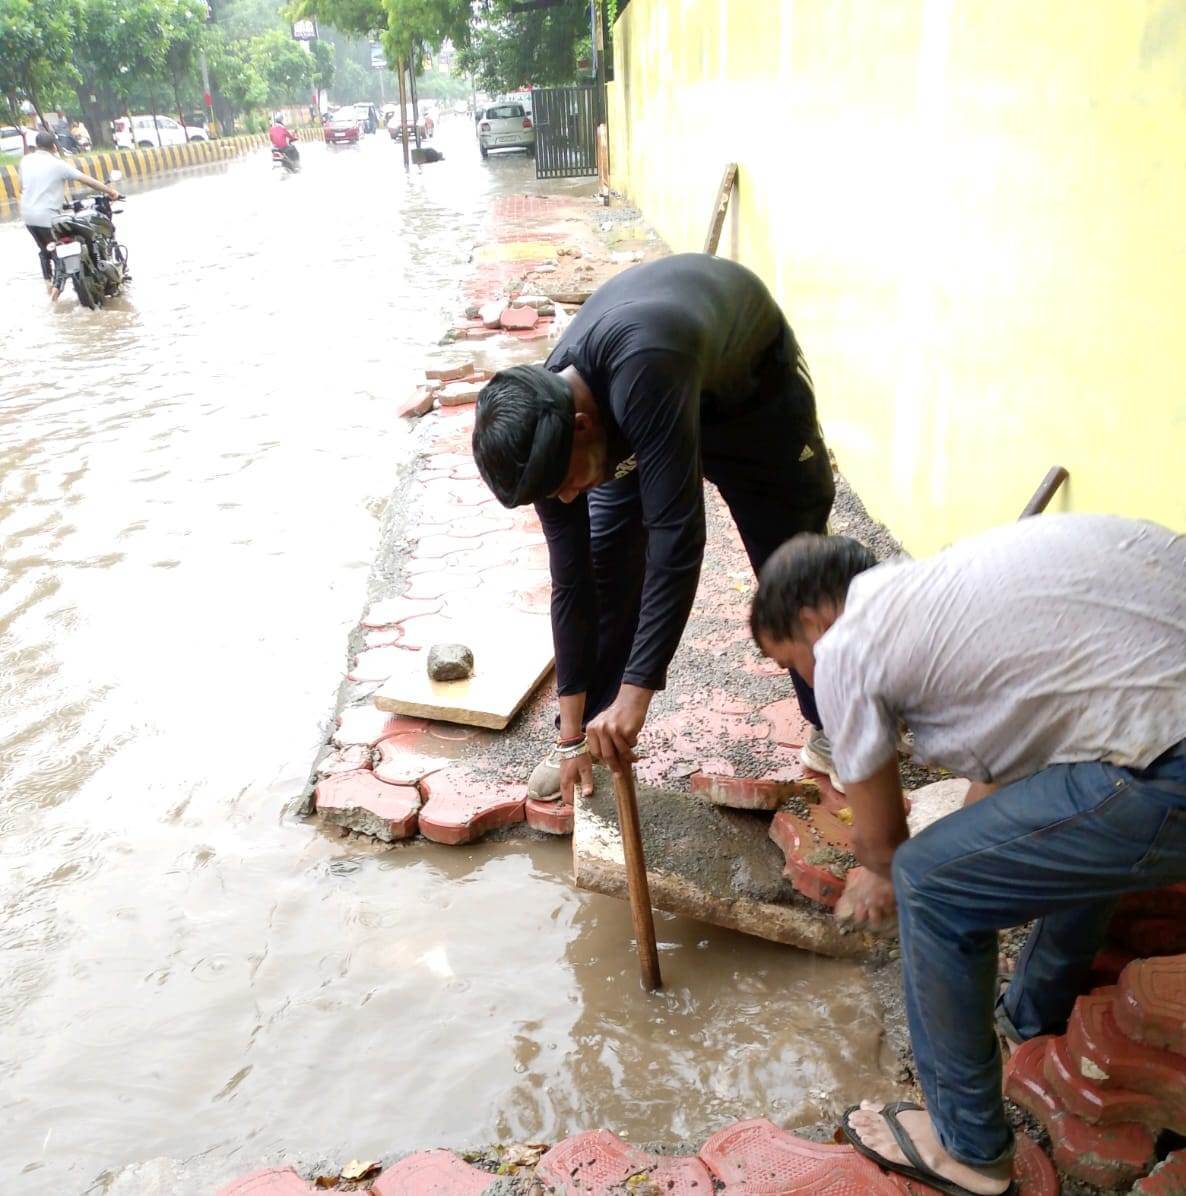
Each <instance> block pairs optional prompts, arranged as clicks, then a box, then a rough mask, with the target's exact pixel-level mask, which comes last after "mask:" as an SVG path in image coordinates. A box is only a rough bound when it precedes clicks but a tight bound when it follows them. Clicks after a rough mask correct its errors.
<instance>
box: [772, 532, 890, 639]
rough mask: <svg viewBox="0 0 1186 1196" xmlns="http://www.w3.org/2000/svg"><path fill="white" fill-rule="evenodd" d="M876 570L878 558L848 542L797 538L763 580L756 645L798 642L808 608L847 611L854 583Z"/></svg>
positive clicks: (778, 553)
mask: <svg viewBox="0 0 1186 1196" xmlns="http://www.w3.org/2000/svg"><path fill="white" fill-rule="evenodd" d="M876 564H877V558H876V557H875V556H874V555H873V553H872V552H871V551H870V550H869V549H868V548H866V547H865V546H864V544H861V543H860V542H859V541H857V540H852V539H849V537H848V536H818V535H816V534H815V533H814V532H800V533H799V534H798V535H797V536H793V537H792V538H791V539H789V540H788V541H787V542H786V543H785V544H784V545H783V546H782V547H781V548H779V549H778V550H777V551H776V552H775V553H774V555H773V556H771V558H770V559H769V560H768V561H767V562H766V563H765V564H764V565H763V566H762V572H761V573H760V574H759V575H758V591H757V593H756V594H755V595H754V601H753V605H752V606H751V607H750V616H749V626H750V631H751V632H752V633H753V637H754V639H755V640H756V639H757V638H758V635H759V633H761V634H763V635H765V636H767V638H769V639H774V640H788V639H793V638H795V636H797V635H798V633H799V630H800V626H799V612H800V611H801V610H803V608H804V607H814V608H817V609H818V608H819V607H821V606H825V605H827V604H828V603H831V604H832V605H833V606H836V607H841V606H843V605H844V600H845V598H846V597H847V596H848V586H849V583H850V582H851V581H852V579H853V578H854V577H856V575H857V574H858V573H864V572H865V570H866V569H872V568H873V566H874V565H876Z"/></svg>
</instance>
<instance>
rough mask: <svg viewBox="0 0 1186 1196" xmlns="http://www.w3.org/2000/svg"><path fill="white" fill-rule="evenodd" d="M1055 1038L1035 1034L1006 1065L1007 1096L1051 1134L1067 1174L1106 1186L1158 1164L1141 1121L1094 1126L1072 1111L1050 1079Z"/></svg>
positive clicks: (1058, 1161) (1120, 1183) (1126, 1181)
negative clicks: (1048, 1061)
mask: <svg viewBox="0 0 1186 1196" xmlns="http://www.w3.org/2000/svg"><path fill="white" fill-rule="evenodd" d="M1049 1046H1050V1038H1049V1037H1048V1036H1047V1037H1044V1038H1031V1039H1030V1040H1029V1042H1026V1043H1023V1044H1022V1045H1021V1046H1020V1047H1018V1049H1017V1050H1016V1051H1014V1052H1013V1056H1012V1057H1011V1058H1010V1060H1009V1062H1008V1065H1007V1066H1006V1068H1005V1095H1006V1096H1007V1097H1008V1098H1009V1099H1010V1100H1012V1101H1014V1102H1016V1103H1017V1104H1019V1105H1020V1106H1021V1107H1022V1108H1023V1109H1025V1110H1026V1111H1027V1112H1028V1113H1030V1114H1031V1115H1032V1116H1034V1117H1036V1118H1037V1119H1038V1120H1039V1121H1040V1122H1041V1123H1042V1124H1043V1125H1044V1126H1045V1127H1046V1131H1047V1133H1049V1135H1050V1141H1051V1145H1052V1146H1053V1149H1054V1161H1055V1163H1056V1164H1057V1165H1058V1167H1059V1168H1061V1170H1063V1171H1065V1172H1066V1173H1067V1174H1068V1175H1072V1176H1074V1177H1075V1178H1076V1179H1081V1180H1083V1181H1085V1182H1086V1183H1091V1184H1097V1185H1098V1186H1099V1187H1102V1188H1111V1187H1122V1186H1123V1185H1125V1184H1129V1183H1131V1182H1132V1181H1133V1180H1134V1179H1136V1178H1137V1177H1138V1176H1141V1175H1144V1174H1145V1172H1146V1171H1148V1170H1149V1168H1150V1166H1151V1165H1152V1163H1153V1158H1154V1154H1153V1135H1152V1134H1151V1133H1150V1132H1149V1130H1147V1129H1146V1128H1145V1127H1144V1126H1142V1125H1135V1124H1132V1123H1128V1124H1124V1125H1091V1124H1090V1123H1089V1122H1086V1121H1084V1120H1083V1119H1082V1118H1081V1117H1076V1116H1075V1115H1074V1114H1073V1113H1070V1112H1068V1111H1067V1109H1066V1108H1065V1107H1064V1106H1063V1104H1062V1102H1061V1101H1060V1100H1059V1099H1058V1097H1057V1096H1055V1094H1054V1091H1053V1089H1052V1086H1051V1085H1050V1083H1049V1081H1048V1080H1047V1079H1046V1072H1045V1061H1046V1052H1047V1050H1048V1049H1049Z"/></svg>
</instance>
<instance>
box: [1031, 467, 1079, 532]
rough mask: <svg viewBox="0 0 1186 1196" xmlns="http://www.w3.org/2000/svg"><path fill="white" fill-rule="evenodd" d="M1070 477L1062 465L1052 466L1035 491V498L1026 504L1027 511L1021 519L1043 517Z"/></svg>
mask: <svg viewBox="0 0 1186 1196" xmlns="http://www.w3.org/2000/svg"><path fill="white" fill-rule="evenodd" d="M1070 476H1071V475H1070V473H1069V472H1068V471H1067V470H1065V469H1063V467H1062V466H1061V465H1052V466H1051V467H1050V472H1049V473H1048V474H1047V475H1046V476H1045V477H1044V478H1043V479H1042V484H1041V485H1040V486H1039V487H1038V488H1037V490H1035V491H1034V496H1033V498H1031V499H1030V500H1029V502H1027V503H1026V504H1025V510H1024V511H1022V512H1021V515H1020V518H1021V519H1028V518H1029V517H1030V516H1031V515H1041V513H1042V512H1043V511H1044V510H1046V508H1047V507H1048V506H1049V505H1050V500H1051V499H1052V498H1053V497H1054V495H1055V492H1056V491H1057V490H1058V488H1059V486H1061V485H1062V484H1063V482H1065V481H1066V480H1067V478H1069V477H1070Z"/></svg>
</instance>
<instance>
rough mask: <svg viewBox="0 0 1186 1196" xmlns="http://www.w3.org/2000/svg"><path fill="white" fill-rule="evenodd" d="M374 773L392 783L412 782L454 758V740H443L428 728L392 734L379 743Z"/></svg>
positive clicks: (456, 746)
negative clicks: (403, 733)
mask: <svg viewBox="0 0 1186 1196" xmlns="http://www.w3.org/2000/svg"><path fill="white" fill-rule="evenodd" d="M378 750H379V758H378V760H377V761H376V762H375V776H377V777H378V778H379V779H380V780H381V781H387V782H389V783H390V784H392V785H415V784H417V783H418V782H419V781H421V780H423V779H424V778H425V777H426V776H428V775H429V774H430V773H433V772H439V771H440V770H441V769H442V768H444V767H446V766H447V765H448V764H451V763H452V762H453V761H454V760H456V759H457V755H458V751H459V750H460V749H459V747H458V745H457V744H456V743H453V742H450V741H447V740H443V739H441V738H439V737H438V736H436V735H434V734H433V733H432V729H431V728H429V729H427V730H424V731H415V732H412V733H411V734H408V735H393V736H391V737H390V738H388V739H384V740H383V742H382V743H380V744H379V749H378Z"/></svg>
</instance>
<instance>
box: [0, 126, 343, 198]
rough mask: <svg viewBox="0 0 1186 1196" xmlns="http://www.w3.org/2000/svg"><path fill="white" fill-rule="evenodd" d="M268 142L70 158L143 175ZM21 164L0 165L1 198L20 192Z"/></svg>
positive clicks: (308, 136) (96, 171)
mask: <svg viewBox="0 0 1186 1196" xmlns="http://www.w3.org/2000/svg"><path fill="white" fill-rule="evenodd" d="M297 136H298V137H299V138H300V139H301V140H302V141H320V140H321V139H322V133H321V130H320V129H298V130H297ZM267 143H268V138H267V135H266V134H264V133H251V134H246V135H244V136H241V137H222V138H220V139H219V140H218V141H190V142H188V143H187V144H186V145H168V146H164V147H162V148H160V149H136V150H100V151H97V152H95V153H89V154H79V155H78V157H76V158H70V159H69V161H70V163H71V165H73V166H77V167H78V169H79V170H81V171H82V172H83V174H89V175H91V176H93V177H94V178H99V179H105V178H106V177H107V176H108V175H109V174H110V173H111V172H112V171H113V170H121V171H123V174H124V178H129V179H141V178H147V177H148V176H149V175H154V174H164V173H166V172H167V171H170V170H181V169H182V168H184V167H186V166H201V165H203V164H204V163H206V162H219V161H222V160H223V159H224V158H236V157H238V156H239V155H240V154H245V153H247V152H248V150H253V149H259V148H261V147H262V146H265V145H267ZM18 167H19V163H16V162H14V163H12V164H11V165H4V166H0V200H3V199H7V200H15V199H17V198H18V197H19V196H20V193H21V180H20V173H19V169H18Z"/></svg>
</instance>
